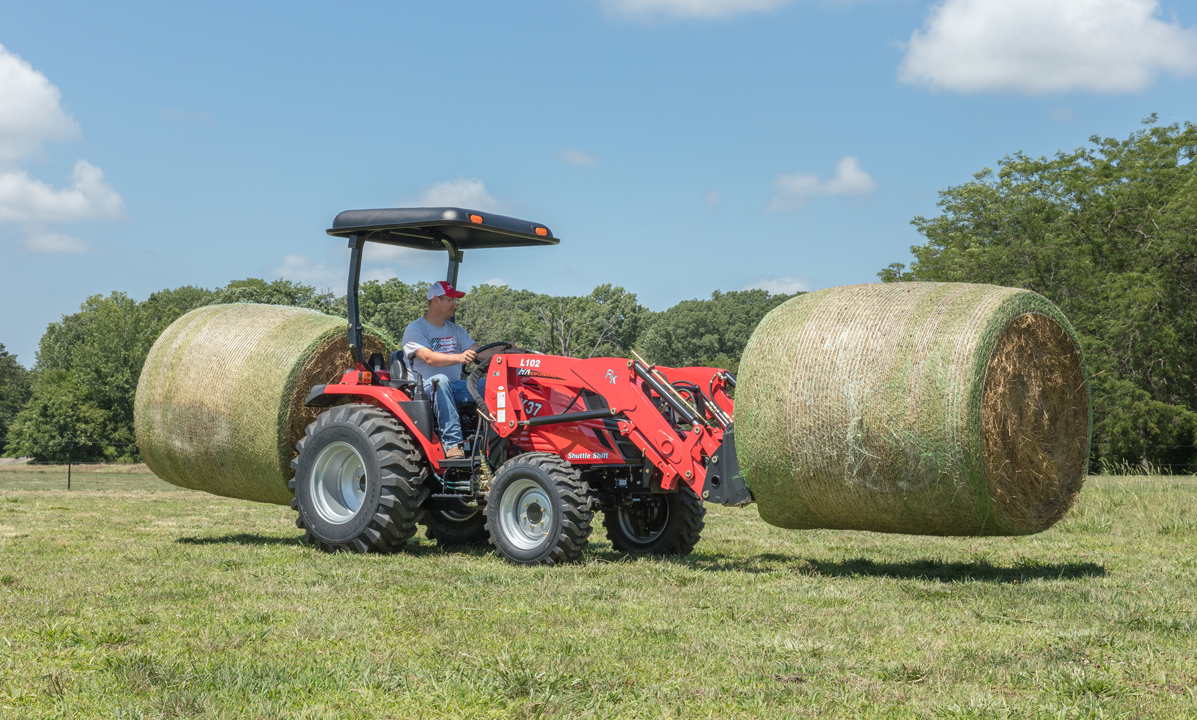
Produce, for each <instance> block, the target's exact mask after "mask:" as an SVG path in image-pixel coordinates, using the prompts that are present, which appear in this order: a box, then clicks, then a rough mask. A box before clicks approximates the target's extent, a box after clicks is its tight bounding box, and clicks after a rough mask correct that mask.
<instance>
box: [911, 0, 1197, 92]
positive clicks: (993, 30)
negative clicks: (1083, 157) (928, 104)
mask: <svg viewBox="0 0 1197 720" xmlns="http://www.w3.org/2000/svg"><path fill="white" fill-rule="evenodd" d="M1159 14H1160V6H1159V2H1158V0H1051V1H1050V2H1048V1H1045V0H943V2H941V3H940V4H938V5H936V6H935V7H933V8H932V9H931V12H930V15H929V16H928V18H927V25H926V27H925V29H924V30H923V31H921V32H920V31H917V30H916V31H915V32H914V33H913V34H912V35H911V36H910V43H909V44H908V46H907V53H906V57H905V59H904V60H903V61H902V65H901V67H900V68H899V69H898V78H899V79H900V80H901V81H902V82H906V83H910V84H914V85H924V86H927V87H930V88H933V89H940V90H952V91H957V92H986V91H990V92H1003V91H1007V92H1018V93H1026V94H1031V95H1042V94H1047V93H1055V92H1068V91H1072V90H1085V91H1092V92H1101V93H1113V92H1134V91H1138V90H1142V89H1144V88H1146V87H1148V86H1149V85H1151V84H1152V82H1154V80H1155V78H1156V76H1157V75H1159V73H1161V72H1171V73H1174V74H1177V75H1186V74H1189V73H1193V72H1197V30H1195V29H1194V28H1191V27H1190V28H1184V27H1181V25H1180V23H1179V22H1176V21H1173V22H1165V21H1164V20H1162V19H1161V18H1160V17H1159Z"/></svg>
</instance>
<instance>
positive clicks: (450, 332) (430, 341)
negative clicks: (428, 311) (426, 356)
mask: <svg viewBox="0 0 1197 720" xmlns="http://www.w3.org/2000/svg"><path fill="white" fill-rule="evenodd" d="M473 344H474V338H472V337H470V334H469V333H468V332H466V331H465V329H464V328H462V327H461V326H460V325H458V324H457V323H455V322H453V321H452V320H446V321H445V326H444V327H437V326H436V325H433V324H432V323H430V322H428V321H427V320H425V319H424V318H419V319H418V320H416V321H415V322H413V323H412V324H410V325H408V326H407V329H406V330H404V331H403V357H404V358H405V359H406V358H407V356H408V355H410V354H412V352H413V351H415V350H418V349H419V348H428V349H429V350H431V351H433V352H439V353H447V354H449V355H455V354H457V353H461V352H465V351H466V350H469V349H470V346H471V345H473ZM408 369H410V370H415V371H416V372H418V373H420V377H422V378H424V379H425V380H427V379H428V378H430V377H432V376H433V375H444V376H445V377H447V378H449V379H450V380H460V379H461V365H460V364H454V365H450V366H448V367H434V366H432V365H429V364H428V363H426V362H424V361H423V360H421V359H420V358H418V357H417V358H412V360H411V362H410V363H408Z"/></svg>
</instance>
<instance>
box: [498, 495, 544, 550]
mask: <svg viewBox="0 0 1197 720" xmlns="http://www.w3.org/2000/svg"><path fill="white" fill-rule="evenodd" d="M499 525H500V527H502V528H503V535H504V536H505V537H506V538H507V539H508V540H509V541H511V544H512V545H514V546H516V547H517V548H519V549H520V550H535V549H536V548H538V547H540V546H541V545H544V544H545V543H547V542H548V541H549V532H550V531H551V530H552V528H553V504H552V501H551V500H550V499H549V494H548V493H547V492H546V491H545V489H544V488H542V487H541V486H540V484H539V483H536V482H533V481H532V480H523V479H521V480H516V481H515V482H513V483H511V484H510V485H508V486H507V490H506V491H505V492H504V493H503V499H502V500H500V501H499Z"/></svg>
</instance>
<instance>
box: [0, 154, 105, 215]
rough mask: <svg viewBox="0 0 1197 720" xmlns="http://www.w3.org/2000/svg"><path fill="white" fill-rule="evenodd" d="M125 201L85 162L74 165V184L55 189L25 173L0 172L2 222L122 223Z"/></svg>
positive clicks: (72, 179)
mask: <svg viewBox="0 0 1197 720" xmlns="http://www.w3.org/2000/svg"><path fill="white" fill-rule="evenodd" d="M124 215H125V201H124V200H122V199H121V196H120V195H119V194H118V193H117V192H116V190H114V189H112V186H111V185H109V184H108V183H107V182H105V181H104V172H103V171H102V170H100V168H98V167H96V166H94V165H92V164H91V163H89V162H87V161H86V160H79V161H78V162H76V163H75V169H74V171H73V172H72V173H71V185H70V187H68V188H64V189H61V190H59V189H56V188H53V187H50V186H49V185H47V184H46V183H44V182H42V181H41V180H37V179H34V178H31V177H29V174H28V173H26V172H25V171H24V170H13V171H11V172H3V173H0V222H21V223H31V222H78V221H80V220H120V219H121V218H123V217H124Z"/></svg>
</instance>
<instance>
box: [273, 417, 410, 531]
mask: <svg viewBox="0 0 1197 720" xmlns="http://www.w3.org/2000/svg"><path fill="white" fill-rule="evenodd" d="M296 450H298V452H299V455H298V456H297V457H296V458H295V459H294V460H292V461H291V467H292V468H293V469H294V470H295V476H294V477H293V478H291V482H290V487H291V490H292V491H293V492H294V493H295V499H294V500H292V501H291V507H292V509H294V510H296V511H297V512H298V513H299V517H298V518H296V520H295V525H296V527H298V528H300V529H301V530H304V531H305V533H304V542H306V543H307V544H309V545H314V546H316V547H317V548H320V549H321V550H324V551H326V552H335V551H338V550H345V551H349V552H358V553H365V552H392V551H394V550H399V549H401V548H402V547H403V546H404V545H405V544H406V543H407V541H408V540H409V539H411V537H412V535H415V533H416V522H417V521H418V520H419V519H420V517H421V515H422V513H423V510H422V509H421V508H420V505H421V504H422V503H423V502H424V499H425V498H426V497H428V489H427V488H425V487H424V480H425V478H426V477H427V475H428V470H427V468H426V467H425V466H424V464H423V463H421V462H420V461H419V454H418V452H417V450H416V448H415V445H414V444H413V443H412V440H411V436H410V435H408V433H407V431H406V430H405V429H404V428H403V427H402V426H400V425H399V423H397V422H396V421H395V420H394V418H392V417H391V416H390V415H388V414H387V413H385V412H383V411H381V410H379V409H378V408H375V407H373V406H370V405H358V404H352V405H341V406H339V407H334V408H331V409H330V410H327V411H325V412H323V413H321V414H320V415H319V416H318V417H317V418H316V421H315V422H313V423H312V424H311V425H308V427H307V429H306V430H305V431H304V436H303V439H301V440H300V441H299V443H298V444H296Z"/></svg>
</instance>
